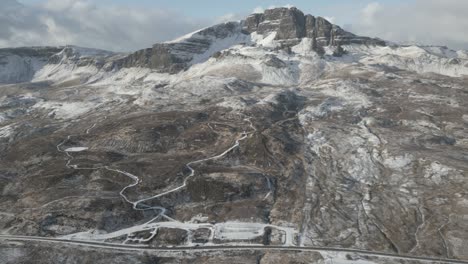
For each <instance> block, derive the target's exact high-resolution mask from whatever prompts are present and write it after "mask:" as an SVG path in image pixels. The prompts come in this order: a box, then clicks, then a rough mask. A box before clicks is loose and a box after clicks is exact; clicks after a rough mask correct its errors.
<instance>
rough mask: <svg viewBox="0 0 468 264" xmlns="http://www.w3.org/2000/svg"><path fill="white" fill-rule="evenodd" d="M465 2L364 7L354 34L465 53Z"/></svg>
mask: <svg viewBox="0 0 468 264" xmlns="http://www.w3.org/2000/svg"><path fill="white" fill-rule="evenodd" d="M466 14H468V1H466V0H443V1H442V0H414V1H411V2H406V3H402V4H393V5H383V4H380V3H378V2H374V3H371V4H369V5H367V6H366V7H365V8H364V9H363V10H362V11H361V16H360V20H359V21H357V22H355V23H353V24H352V25H351V26H350V27H349V28H352V30H353V31H354V33H357V34H360V35H367V36H377V37H380V38H383V39H386V40H389V41H397V42H418V43H422V44H432V45H446V46H449V47H452V48H455V49H468V34H466V29H467V28H468V16H467V15H466Z"/></svg>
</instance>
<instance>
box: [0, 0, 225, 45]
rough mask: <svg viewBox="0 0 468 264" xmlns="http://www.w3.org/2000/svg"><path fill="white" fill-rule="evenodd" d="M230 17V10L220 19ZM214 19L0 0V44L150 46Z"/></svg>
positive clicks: (72, 0) (63, 0) (71, 2)
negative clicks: (23, 3)
mask: <svg viewBox="0 0 468 264" xmlns="http://www.w3.org/2000/svg"><path fill="white" fill-rule="evenodd" d="M229 18H233V16H232V15H230V16H224V17H223V18H222V19H229ZM214 22H216V21H210V20H202V19H190V18H187V17H186V16H184V15H183V14H179V13H176V12H173V11H168V10H160V9H143V8H128V7H123V6H109V5H107V6H105V5H102V6H101V5H96V4H94V3H93V2H92V1H89V0H47V1H46V2H45V3H44V4H40V5H35V6H24V5H21V4H19V3H18V2H17V1H15V0H0V46H3V47H13V46H42V45H67V44H73V45H78V46H85V47H93V48H102V49H109V50H116V51H131V50H137V49H141V48H146V47H151V45H152V44H154V43H156V42H160V41H165V40H170V39H173V38H176V37H179V36H180V35H183V34H185V33H188V32H191V31H194V30H197V29H199V28H201V27H205V26H208V25H210V24H212V23H214Z"/></svg>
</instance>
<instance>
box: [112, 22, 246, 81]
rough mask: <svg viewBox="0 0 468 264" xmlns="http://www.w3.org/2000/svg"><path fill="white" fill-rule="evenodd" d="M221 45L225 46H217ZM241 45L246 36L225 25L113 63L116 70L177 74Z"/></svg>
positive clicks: (237, 25)
mask: <svg viewBox="0 0 468 264" xmlns="http://www.w3.org/2000/svg"><path fill="white" fill-rule="evenodd" d="M225 40H228V41H225ZM229 40H232V41H229ZM223 41H225V42H224V43H220V42H223ZM244 41H246V35H245V34H243V33H242V32H241V26H240V23H238V22H228V23H223V24H219V25H216V26H213V27H209V28H206V29H203V30H200V31H198V32H195V33H192V34H189V35H187V36H184V37H182V38H181V39H179V40H175V41H172V42H166V43H158V44H155V45H153V47H152V48H149V49H144V50H139V51H137V52H135V53H133V54H130V55H129V56H127V57H125V58H122V59H120V60H118V61H116V62H115V64H114V65H115V66H117V67H119V68H120V67H124V68H130V67H145V68H150V69H154V70H157V71H160V72H168V73H177V72H180V71H181V70H184V69H186V68H188V67H189V66H190V65H191V64H192V63H193V62H197V59H200V57H203V56H204V55H205V56H206V57H207V58H208V57H210V56H211V55H212V54H214V53H216V52H218V51H220V50H222V49H224V48H227V45H232V44H236V43H241V42H244ZM207 52H208V53H207Z"/></svg>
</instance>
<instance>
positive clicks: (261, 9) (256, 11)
mask: <svg viewBox="0 0 468 264" xmlns="http://www.w3.org/2000/svg"><path fill="white" fill-rule="evenodd" d="M263 12H265V8H263V7H261V6H257V7H256V8H254V10H253V12H252V13H254V14H262V13H263Z"/></svg>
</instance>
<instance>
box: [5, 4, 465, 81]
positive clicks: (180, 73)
mask: <svg viewBox="0 0 468 264" xmlns="http://www.w3.org/2000/svg"><path fill="white" fill-rule="evenodd" d="M297 17H299V18H301V19H299V18H297ZM292 18H294V19H292ZM328 31H330V32H328ZM351 65H355V66H356V65H357V66H358V67H367V68H372V69H374V70H376V71H378V70H379V68H381V67H391V68H395V69H401V70H408V71H415V72H418V73H436V74H442V75H447V76H453V77H460V76H463V75H468V53H467V52H466V51H453V50H450V49H448V48H445V47H435V46H434V47H433V46H398V45H386V43H385V42H383V41H381V40H379V39H372V38H366V37H360V36H356V35H354V34H352V33H349V32H346V31H344V30H342V29H341V28H340V27H338V26H336V25H332V24H331V23H329V22H328V21H326V20H325V19H323V18H319V17H318V18H315V17H313V16H310V15H305V16H304V14H303V13H302V12H300V11H299V10H297V9H295V8H278V9H271V10H267V11H265V13H264V14H255V15H252V16H249V17H248V18H247V19H246V20H244V21H240V22H228V23H222V24H219V25H215V26H212V27H208V28H204V29H201V30H198V31H196V32H193V33H190V34H187V35H185V36H182V37H180V38H178V39H175V40H173V41H168V42H165V43H159V44H155V45H154V46H153V47H152V48H149V49H145V50H140V51H137V52H134V53H131V54H115V53H112V52H107V51H102V50H94V49H85V48H79V47H74V46H67V47H60V48H21V49H4V50H0V83H18V82H25V81H33V82H37V81H51V82H54V83H64V82H67V83H68V84H74V85H76V84H98V85H99V84H108V83H110V82H113V83H114V84H115V83H120V84H122V85H130V84H132V83H133V84H135V82H142V80H143V82H146V83H148V82H153V83H154V84H158V83H179V82H184V81H188V80H192V79H193V78H197V77H200V76H214V77H216V78H227V79H232V78H236V79H240V80H243V81H248V82H252V83H261V84H268V85H306V84H308V83H310V82H311V81H314V80H316V79H318V78H320V76H322V75H323V74H327V73H329V72H332V71H333V70H334V69H340V68H344V67H348V66H351ZM227 82H229V81H227Z"/></svg>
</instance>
